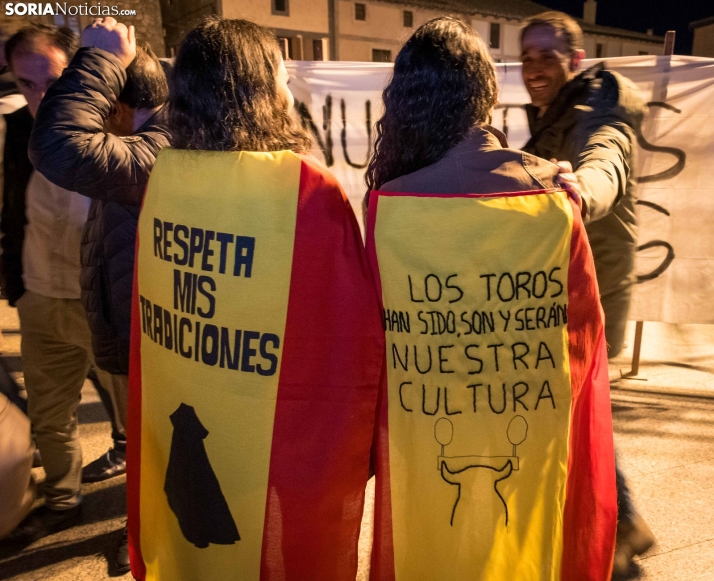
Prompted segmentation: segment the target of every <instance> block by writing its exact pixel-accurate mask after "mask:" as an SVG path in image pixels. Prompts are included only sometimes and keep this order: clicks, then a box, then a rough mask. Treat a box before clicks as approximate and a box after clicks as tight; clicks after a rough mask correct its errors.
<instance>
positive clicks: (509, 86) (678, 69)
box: [288, 56, 714, 323]
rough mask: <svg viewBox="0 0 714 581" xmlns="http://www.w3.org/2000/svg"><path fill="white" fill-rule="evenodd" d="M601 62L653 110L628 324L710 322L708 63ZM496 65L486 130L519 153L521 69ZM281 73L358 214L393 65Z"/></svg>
mask: <svg viewBox="0 0 714 581" xmlns="http://www.w3.org/2000/svg"><path fill="white" fill-rule="evenodd" d="M595 62H597V61H594V60H592V61H585V64H584V66H585V67H588V66H591V65H593V64H595ZM606 63H607V67H608V68H609V69H611V70H615V71H617V72H619V73H621V74H623V75H625V76H627V77H629V78H630V79H632V80H633V81H634V82H635V83H636V84H637V85H638V86H639V87H640V89H641V91H642V96H643V98H644V99H645V101H647V102H648V103H649V104H650V109H649V114H648V116H647V118H646V120H645V123H644V125H643V127H642V134H641V136H640V144H639V145H640V150H639V157H638V163H637V166H638V167H637V168H636V171H637V174H636V175H638V176H639V177H640V186H639V190H638V197H639V201H638V220H639V226H640V234H639V249H638V253H637V265H636V270H637V274H638V285H637V287H636V292H635V296H634V300H633V305H632V310H631V313H630V318H631V319H634V320H640V321H661V322H666V323H714V309H712V308H711V305H712V297H714V228H713V227H712V225H711V223H710V221H711V220H712V218H714V155H713V154H714V106H712V103H714V59H704V58H697V57H684V56H674V57H663V56H660V57H655V56H641V57H625V58H617V59H608V60H607V61H606ZM497 67H498V71H499V84H500V94H499V105H498V109H497V111H496V114H495V117H494V121H493V124H494V126H496V127H498V128H499V129H502V130H503V131H504V132H505V133H506V134H507V136H508V139H509V143H510V145H511V147H522V146H523V145H524V144H525V143H526V141H527V140H528V137H529V136H530V134H529V131H528V124H527V121H526V115H525V111H524V108H523V107H524V105H525V104H526V103H528V102H529V98H528V94H527V93H526V90H525V87H524V86H523V83H522V81H521V67H520V64H499V65H497ZM288 70H289V71H290V74H291V77H292V78H291V85H290V86H291V89H292V91H293V94H294V95H295V99H296V105H297V108H298V112H299V113H300V114H301V116H302V117H303V119H304V120H305V121H306V122H307V123H308V124H309V125H310V127H311V130H312V132H313V135H314V136H315V137H316V138H317V139H316V141H317V142H318V146H319V151H316V155H317V156H318V158H320V159H321V160H323V161H324V162H325V163H326V164H327V165H328V166H329V168H330V169H331V170H332V172H333V173H334V174H335V175H336V176H337V178H338V179H339V180H340V182H341V183H342V185H343V187H344V188H345V190H346V192H347V195H348V196H349V198H350V201H351V202H352V205H353V207H354V209H355V212H356V213H357V215H358V216H361V204H362V198H363V197H364V194H365V189H366V188H365V185H364V168H365V166H366V163H367V161H368V159H369V156H370V154H371V143H372V141H373V140H374V123H375V122H376V121H377V119H379V117H380V116H381V114H382V99H381V92H382V89H383V88H384V86H385V85H386V84H387V82H388V81H389V77H390V75H391V71H392V65H391V64H376V63H375V64H373V63H344V62H334V63H333V62H327V63H318V62H307V61H293V62H290V63H289V64H288Z"/></svg>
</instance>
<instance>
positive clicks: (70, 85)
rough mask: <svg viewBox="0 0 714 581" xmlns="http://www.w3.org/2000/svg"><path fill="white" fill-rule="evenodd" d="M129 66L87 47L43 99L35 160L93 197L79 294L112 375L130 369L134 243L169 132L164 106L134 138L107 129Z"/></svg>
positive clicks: (98, 356) (59, 181)
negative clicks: (148, 188) (152, 174)
mask: <svg viewBox="0 0 714 581" xmlns="http://www.w3.org/2000/svg"><path fill="white" fill-rule="evenodd" d="M125 83H126V72H125V71H124V69H123V68H122V67H121V66H120V63H119V61H118V60H117V59H116V58H115V57H114V56H113V55H111V54H110V53H108V52H105V51H103V50H100V49H96V48H82V49H80V50H79V51H78V52H77V54H76V55H75V57H74V58H73V59H72V62H71V63H70V65H69V67H67V68H66V69H65V71H64V72H63V73H62V76H61V77H60V78H59V79H58V80H57V81H56V82H55V83H54V84H53V85H52V87H50V89H49V91H47V94H46V95H45V98H44V99H43V101H42V104H41V105H40V108H39V111H38V112H37V117H36V119H35V127H34V129H33V132H32V138H31V139H30V158H31V160H32V162H33V164H34V166H35V167H36V168H37V170H38V171H39V172H40V173H42V174H43V175H44V176H45V177H46V178H47V179H48V180H49V181H51V182H52V183H54V184H56V185H58V186H60V187H62V188H65V189H67V190H70V191H73V192H77V193H79V194H82V195H84V196H87V197H89V198H92V203H91V205H90V208H89V216H88V219H87V224H86V225H85V229H84V234H83V239H82V248H81V261H82V277H81V284H82V300H83V303H84V307H85V309H86V311H87V317H88V319H89V326H90V328H91V330H92V347H93V351H94V358H95V361H96V363H97V365H98V366H99V367H101V368H102V369H104V370H105V371H108V372H109V373H117V374H126V373H128V368H129V331H130V321H131V294H132V282H133V273H134V246H135V239H136V226H137V222H138V218H139V210H140V208H141V201H142V198H143V195H144V190H145V188H146V184H147V182H148V180H149V174H150V172H151V169H152V167H153V165H154V161H155V160H156V156H157V155H158V153H159V151H161V149H162V148H164V147H166V146H167V145H168V144H169V138H168V131H167V130H166V128H165V124H164V122H163V115H162V113H161V112H159V113H158V114H157V115H154V116H153V117H152V118H151V119H149V121H147V122H146V123H145V124H144V125H143V126H142V127H141V128H140V129H139V130H138V131H137V132H136V133H135V134H134V135H132V136H131V137H117V136H115V135H111V134H108V133H105V132H104V125H105V121H106V120H107V118H108V117H109V115H110V113H111V111H112V107H113V106H114V104H115V102H116V100H117V96H118V95H119V93H120V92H121V90H122V88H123V87H124V84H125Z"/></svg>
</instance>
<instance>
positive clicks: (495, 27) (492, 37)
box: [489, 22, 501, 48]
mask: <svg viewBox="0 0 714 581" xmlns="http://www.w3.org/2000/svg"><path fill="white" fill-rule="evenodd" d="M489 42H490V43H491V48H501V23H500V22H492V23H491V29H490V33H489Z"/></svg>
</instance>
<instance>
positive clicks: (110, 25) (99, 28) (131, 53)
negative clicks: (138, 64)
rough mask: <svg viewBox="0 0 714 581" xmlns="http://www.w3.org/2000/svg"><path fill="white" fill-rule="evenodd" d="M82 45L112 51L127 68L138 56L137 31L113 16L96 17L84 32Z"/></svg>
mask: <svg viewBox="0 0 714 581" xmlns="http://www.w3.org/2000/svg"><path fill="white" fill-rule="evenodd" d="M82 46H93V47H95V48H101V49H102V50H106V51H107V52H110V53H112V54H113V55H114V56H115V57H117V58H118V59H119V61H120V62H121V65H122V67H124V68H127V67H128V66H129V65H130V64H131V61H133V60H134V57H135V56H136V33H135V31H134V26H130V27H129V28H127V27H126V25H124V24H122V23H121V22H117V21H116V20H115V19H114V18H112V17H111V16H109V17H107V18H95V19H94V21H93V22H92V24H90V25H89V26H87V28H85V29H84V32H82Z"/></svg>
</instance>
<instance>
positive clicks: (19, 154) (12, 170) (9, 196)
mask: <svg viewBox="0 0 714 581" xmlns="http://www.w3.org/2000/svg"><path fill="white" fill-rule="evenodd" d="M5 124H6V132H5V150H4V154H3V172H4V178H5V179H4V181H3V190H2V216H1V217H0V232H2V238H0V246H2V256H1V257H0V276H1V277H2V281H0V285H1V286H2V291H3V294H4V296H6V297H7V299H8V301H9V303H10V306H13V307H14V306H15V302H16V301H17V300H18V299H19V298H20V297H21V296H22V295H23V294H25V285H24V283H23V282H22V245H23V242H24V240H25V225H26V224H27V218H26V216H25V195H26V191H27V184H28V182H29V181H30V176H31V175H32V171H33V169H32V164H31V163H30V159H29V157H28V156H27V144H28V143H29V141H30V133H31V131H32V115H30V110H29V109H28V108H27V106H25V107H23V108H22V109H18V110H17V111H15V112H14V113H10V114H8V115H5Z"/></svg>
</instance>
